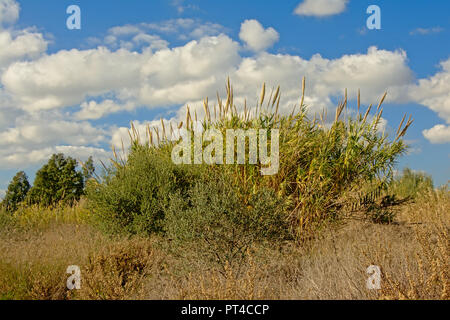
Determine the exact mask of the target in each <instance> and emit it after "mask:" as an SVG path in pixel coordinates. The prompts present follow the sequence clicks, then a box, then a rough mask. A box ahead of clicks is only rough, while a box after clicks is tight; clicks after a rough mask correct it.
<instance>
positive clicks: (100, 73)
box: [2, 47, 146, 111]
mask: <svg viewBox="0 0 450 320" xmlns="http://www.w3.org/2000/svg"><path fill="white" fill-rule="evenodd" d="M145 56H146V54H138V53H135V52H129V51H128V50H125V49H120V50H117V51H115V52H111V51H109V50H108V49H106V48H104V47H100V48H98V49H92V50H84V51H82V50H77V49H73V50H70V51H65V50H62V51H59V52H57V53H55V54H52V55H48V56H45V57H42V58H40V59H38V60H35V61H32V62H18V63H15V64H13V65H11V66H10V67H9V68H8V69H7V70H6V71H5V73H4V74H3V77H2V82H3V85H4V86H5V89H6V91H8V92H9V93H10V94H11V95H13V96H14V97H15V98H16V100H17V103H18V104H19V105H21V106H22V107H23V108H24V109H26V110H28V111H37V110H45V109H52V108H60V107H65V106H71V105H75V104H79V103H81V102H82V101H84V100H85V98H86V97H87V96H99V95H102V94H106V93H108V92H111V91H114V90H116V91H120V89H121V88H124V87H125V88H126V87H134V86H138V84H139V77H138V75H139V67H140V66H141V65H142V59H143V58H145Z"/></svg>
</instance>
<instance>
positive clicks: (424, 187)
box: [390, 168, 433, 198]
mask: <svg viewBox="0 0 450 320" xmlns="http://www.w3.org/2000/svg"><path fill="white" fill-rule="evenodd" d="M390 188H391V192H392V193H394V194H396V195H397V196H400V197H404V198H407V197H411V198H415V197H416V196H417V195H418V194H419V193H424V192H426V191H428V190H430V189H433V179H432V178H431V176H430V175H428V174H426V173H423V172H416V171H413V170H411V169H409V168H405V169H403V173H402V174H401V175H400V176H399V177H397V178H396V179H395V180H394V181H393V182H392V184H391V186H390Z"/></svg>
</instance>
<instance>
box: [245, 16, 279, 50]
mask: <svg viewBox="0 0 450 320" xmlns="http://www.w3.org/2000/svg"><path fill="white" fill-rule="evenodd" d="M239 38H240V39H241V40H242V41H244V42H245V44H246V45H247V47H248V48H249V49H251V50H253V51H257V52H258V51H262V50H266V49H268V48H270V47H272V46H273V44H274V43H275V42H277V41H278V39H279V38H280V35H279V34H278V32H277V31H276V30H275V29H273V28H267V29H264V27H263V26H262V25H261V23H259V22H258V21H257V20H245V21H244V22H243V23H242V24H241V31H240V33H239Z"/></svg>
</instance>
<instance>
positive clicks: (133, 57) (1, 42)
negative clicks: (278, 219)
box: [0, 0, 450, 195]
mask: <svg viewBox="0 0 450 320" xmlns="http://www.w3.org/2000/svg"><path fill="white" fill-rule="evenodd" d="M73 4H75V5H78V6H79V7H80V9H81V30H69V29H68V28H67V27H66V20H67V18H68V17H69V14H67V13H66V9H67V7H68V6H70V5H73ZM369 5H378V6H379V8H380V9H381V29H380V30H368V29H367V27H366V20H367V18H368V17H369V14H367V13H366V9H367V7H368V6H369ZM449 12H450V2H449V1H445V0H442V1H439V0H436V1H432V2H430V1H420V0H417V1H406V0H405V1H400V0H398V1H376V0H372V1H365V0H358V1H356V0H313V1H311V0H295V1H290V0H289V1H254V0H247V1H232V0H229V1H206V0H204V1H200V0H198V1H187V0H186V1H182V0H175V1H143V0H140V1H138V0H129V1H123V0H116V1H106V0H96V1H89V0H79V1H76V0H72V1H65V0H64V1H63V0H46V1H33V0H22V1H14V0H0V150H1V151H0V190H5V189H6V187H7V184H8V182H9V180H10V179H11V178H12V176H13V175H14V174H15V173H16V172H17V171H18V170H25V171H26V172H27V174H28V175H29V177H30V180H33V179H34V173H35V171H36V170H37V169H38V168H39V167H40V166H41V165H42V164H43V163H45V161H46V160H47V159H48V157H49V156H50V155H51V153H53V152H64V153H66V154H68V155H71V156H73V157H76V158H77V159H81V160H85V159H86V158H87V157H88V156H89V155H90V154H93V155H94V157H95V158H97V159H107V158H108V157H109V155H110V154H109V153H110V145H119V144H120V143H119V142H120V139H121V138H123V139H125V140H126V138H127V133H126V129H127V128H128V127H129V123H130V121H134V122H135V123H136V126H137V128H138V129H143V128H145V125H146V124H150V125H152V124H155V125H157V122H158V120H159V119H160V117H163V118H165V119H166V120H167V121H172V122H174V123H176V122H177V121H179V120H180V119H181V118H182V117H183V112H184V111H183V108H184V106H185V105H186V104H189V105H190V106H192V107H193V108H198V112H199V113H201V101H202V99H203V98H204V97H206V96H208V97H210V99H212V98H213V96H215V92H216V90H218V91H219V93H220V94H224V89H223V88H224V84H225V81H226V78H227V76H230V78H231V80H232V82H233V84H234V87H235V95H236V101H237V102H239V101H242V100H243V99H244V97H246V98H247V99H248V101H252V100H255V101H256V96H257V95H258V93H259V90H260V89H259V88H260V86H261V84H262V83H263V82H264V81H265V82H267V83H268V85H269V86H276V85H278V84H280V85H281V89H282V92H283V100H284V101H283V100H282V104H283V106H282V110H284V111H285V112H288V110H290V108H291V106H292V104H293V103H295V101H297V100H296V99H297V98H298V95H299V91H300V87H301V78H302V77H303V76H306V79H307V99H306V100H305V101H306V103H307V104H308V105H309V106H310V109H311V112H315V111H320V110H322V109H328V110H330V113H331V110H333V107H334V105H335V103H336V101H337V100H338V99H339V98H340V97H341V96H342V93H343V91H344V89H345V88H348V90H349V95H350V97H351V98H354V97H355V95H356V92H357V90H358V88H360V89H361V94H362V99H363V100H362V102H363V105H364V106H367V105H368V104H370V103H374V104H375V103H377V100H378V99H379V98H380V97H381V96H382V94H383V92H384V90H387V91H388V98H387V100H386V103H385V109H384V110H385V111H384V114H383V118H384V120H385V121H384V125H385V130H386V131H387V132H388V133H391V134H393V133H394V131H395V129H396V127H397V125H398V123H399V121H400V120H401V118H402V117H403V114H404V113H408V114H412V116H413V118H414V119H415V122H414V124H413V126H412V127H411V129H410V130H409V132H408V134H407V136H406V140H407V142H408V143H409V144H410V145H411V150H410V152H409V154H408V155H406V156H404V157H402V158H401V160H400V161H399V164H398V168H399V169H401V168H402V167H404V166H409V167H411V168H412V169H414V170H420V171H426V172H428V173H430V174H432V176H433V178H434V180H435V182H436V184H437V185H440V184H444V183H446V182H447V181H448V180H449V179H450V165H449V163H450V147H449V144H450V41H449V39H450V37H449V34H450V19H449V18H448V17H449V16H448V14H449ZM352 105H353V106H354V101H352ZM0 195H1V191H0Z"/></svg>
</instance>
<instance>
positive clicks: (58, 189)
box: [29, 153, 84, 206]
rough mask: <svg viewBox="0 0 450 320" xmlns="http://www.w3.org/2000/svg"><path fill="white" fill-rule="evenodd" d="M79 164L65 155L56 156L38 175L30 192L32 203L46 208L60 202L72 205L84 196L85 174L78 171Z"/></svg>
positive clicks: (53, 156)
mask: <svg viewBox="0 0 450 320" xmlns="http://www.w3.org/2000/svg"><path fill="white" fill-rule="evenodd" d="M76 168H77V162H76V160H75V159H73V158H71V157H67V158H66V157H65V156H64V154H62V153H59V154H54V155H52V157H51V158H50V160H49V161H48V163H47V164H46V165H44V166H43V167H42V168H41V169H40V170H39V171H38V172H37V173H36V178H35V180H34V185H33V188H31V190H30V197H29V200H30V203H31V204H40V205H44V206H51V205H55V204H57V203H59V202H63V203H65V204H70V205H72V204H73V203H74V202H75V201H78V200H79V199H80V197H81V195H82V194H83V188H84V179H83V173H82V172H79V171H77V170H76Z"/></svg>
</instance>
